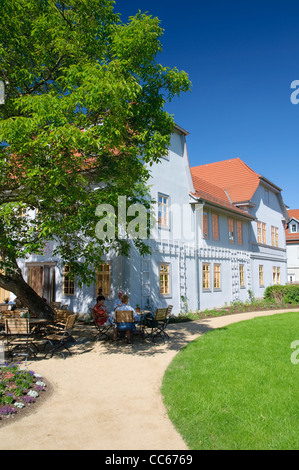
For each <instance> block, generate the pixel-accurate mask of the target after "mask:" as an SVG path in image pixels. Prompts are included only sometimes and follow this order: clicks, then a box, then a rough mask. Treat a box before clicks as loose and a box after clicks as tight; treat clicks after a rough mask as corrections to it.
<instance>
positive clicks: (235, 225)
mask: <svg viewBox="0 0 299 470" xmlns="http://www.w3.org/2000/svg"><path fill="white" fill-rule="evenodd" d="M187 135H188V132H186V131H185V130H184V129H182V128H180V127H179V126H176V127H175V130H174V132H173V135H172V138H171V144H170V147H169V153H168V156H167V157H165V158H162V161H161V162H160V163H159V164H155V165H153V166H152V167H151V179H150V181H149V184H150V185H151V196H152V198H153V199H154V200H155V201H157V205H156V219H157V224H156V225H155V227H154V228H153V230H152V236H151V239H150V240H148V243H149V245H150V247H151V255H150V256H147V257H145V258H142V257H141V256H140V255H139V253H138V252H137V251H136V249H135V248H134V247H133V248H132V252H131V257H130V258H125V257H117V256H115V255H114V254H113V253H110V255H109V256H107V258H106V259H105V260H104V262H103V264H102V265H101V266H99V269H98V273H97V274H96V275H95V283H94V285H93V286H91V287H88V286H84V287H83V288H81V289H79V287H78V286H77V283H76V281H75V282H74V283H73V282H71V281H70V280H69V279H68V277H67V269H68V268H67V266H63V263H62V261H61V260H60V259H58V258H55V257H54V256H53V254H52V248H53V246H51V244H48V245H47V247H46V249H45V251H44V255H43V256H39V255H32V256H30V257H28V258H27V259H26V260H21V261H20V264H21V266H22V269H23V273H24V278H25V279H26V280H27V281H28V283H29V284H30V285H32V287H33V288H34V289H35V290H36V291H37V292H38V293H39V294H40V295H41V296H43V297H45V298H47V299H48V300H49V301H50V300H56V301H61V302H62V303H63V304H68V305H69V307H70V308H71V309H72V310H73V311H75V312H88V307H90V306H93V305H94V304H95V299H96V296H97V293H98V291H99V288H100V289H101V291H102V293H103V295H104V296H105V297H106V303H107V306H108V308H110V309H112V305H113V302H114V299H115V298H116V296H117V292H118V290H119V289H122V290H124V291H125V292H127V293H129V295H130V298H131V300H130V303H131V305H132V306H135V305H136V304H139V305H140V306H141V307H145V306H151V307H153V308H154V307H160V306H166V305H168V304H171V305H173V306H174V308H173V313H175V314H176V313H179V312H180V311H183V310H184V309H186V308H189V309H190V310H194V311H195V310H204V309H206V308H214V307H220V306H223V305H224V304H225V303H227V304H229V303H230V302H232V301H237V300H241V301H245V300H246V299H247V298H248V290H250V291H252V293H253V294H254V296H255V297H262V296H263V293H264V289H265V288H266V287H267V286H268V285H270V284H273V283H281V284H284V283H286V282H287V262H286V260H287V257H286V241H285V224H286V223H287V221H288V215H287V212H286V209H285V206H284V203H283V201H282V197H281V190H280V189H279V188H278V187H277V186H276V185H275V184H273V183H271V182H270V181H268V180H267V179H265V178H264V177H262V176H260V175H258V174H257V173H255V172H254V171H253V170H252V169H250V168H249V167H248V166H247V165H246V164H245V163H244V162H242V160H240V159H239V158H235V159H231V160H226V161H220V162H217V163H212V164H209V165H201V166H197V167H195V168H190V165H189V160H188V154H187V146H186V136H187Z"/></svg>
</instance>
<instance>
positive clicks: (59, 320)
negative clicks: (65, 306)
mask: <svg viewBox="0 0 299 470" xmlns="http://www.w3.org/2000/svg"><path fill="white" fill-rule="evenodd" d="M71 315H72V312H71V310H55V313H54V325H52V326H51V328H52V329H60V330H63V329H64V328H65V325H66V322H67V319H68V318H69V317H70V316H71Z"/></svg>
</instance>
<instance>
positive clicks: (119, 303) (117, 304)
mask: <svg viewBox="0 0 299 470" xmlns="http://www.w3.org/2000/svg"><path fill="white" fill-rule="evenodd" d="M122 295H124V292H123V291H122V290H120V291H119V292H118V295H117V299H116V301H115V302H114V307H113V310H114V311H115V309H116V308H117V307H119V306H120V305H121V300H120V299H121V296H122Z"/></svg>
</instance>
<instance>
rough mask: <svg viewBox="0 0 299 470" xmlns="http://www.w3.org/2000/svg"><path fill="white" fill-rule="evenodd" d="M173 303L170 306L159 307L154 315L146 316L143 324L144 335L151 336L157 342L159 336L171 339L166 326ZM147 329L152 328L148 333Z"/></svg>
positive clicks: (144, 336)
mask: <svg viewBox="0 0 299 470" xmlns="http://www.w3.org/2000/svg"><path fill="white" fill-rule="evenodd" d="M171 310H172V305H170V306H169V307H168V308H157V309H156V311H155V313H154V315H153V316H152V317H146V318H145V320H144V323H143V325H142V337H143V338H146V337H148V336H149V337H151V338H152V341H153V342H155V340H156V339H157V338H162V339H163V340H164V341H165V339H169V336H168V334H167V333H166V331H165V330H166V328H167V325H168V323H169V318H170V312H171ZM147 330H151V331H150V332H149V333H147Z"/></svg>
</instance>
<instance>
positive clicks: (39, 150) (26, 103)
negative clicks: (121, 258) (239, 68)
mask: <svg viewBox="0 0 299 470" xmlns="http://www.w3.org/2000/svg"><path fill="white" fill-rule="evenodd" d="M162 34H163V30H162V28H161V26H160V21H159V19H158V18H153V17H151V16H149V15H148V14H143V13H141V12H138V13H137V14H136V15H135V16H133V17H131V18H130V19H129V21H128V23H127V24H124V23H123V22H122V21H121V19H120V16H119V15H118V14H117V13H115V11H114V2H113V1H111V0H68V1H62V2H57V1H54V0H2V1H1V3H0V79H1V80H3V81H4V82H5V103H4V104H3V105H1V106H0V142H2V144H1V147H0V270H1V273H2V274H0V287H3V288H5V289H8V290H10V291H12V292H14V293H15V294H16V295H17V296H18V297H20V298H21V299H22V300H23V301H24V302H25V303H26V304H27V305H28V306H30V308H32V309H33V310H34V311H35V312H36V313H38V314H44V315H45V316H47V315H50V314H51V312H50V311H49V310H48V311H45V303H44V302H42V301H39V299H40V298H39V297H38V296H36V295H35V293H34V292H33V291H32V289H31V288H30V287H29V286H28V285H27V283H26V282H25V281H24V279H23V278H22V274H21V271H20V269H19V267H18V264H17V260H18V259H20V258H24V257H26V255H28V254H31V253H41V252H42V250H43V248H44V244H45V241H47V240H55V241H56V242H57V243H56V253H57V254H59V255H60V256H61V257H62V259H63V260H64V261H65V262H66V263H67V264H68V265H69V266H71V267H72V273H73V274H76V276H78V277H79V279H81V281H82V282H84V283H89V282H91V281H92V280H93V278H94V270H95V266H97V265H98V263H99V262H100V260H101V259H102V257H103V254H104V253H105V251H106V250H108V249H111V248H114V249H116V250H117V251H118V252H119V253H125V254H128V243H127V242H126V240H124V239H123V238H120V237H118V231H116V237H115V238H114V239H106V240H99V239H98V238H97V237H96V234H95V226H96V223H97V221H98V217H97V216H96V208H97V207H98V205H100V204H110V205H112V206H113V207H117V202H118V196H124V195H126V196H127V198H128V200H129V201H130V203H142V204H146V205H147V207H149V198H148V192H147V189H146V182H147V179H148V177H149V167H150V165H151V164H153V163H154V162H157V161H159V159H160V158H161V156H163V155H165V154H166V153H167V147H168V145H169V141H170V135H171V132H172V130H173V127H174V120H173V117H172V116H171V115H169V114H168V113H167V112H166V111H165V109H164V105H165V103H166V102H167V101H170V100H172V99H173V97H175V96H179V95H180V93H181V92H184V91H188V90H190V87H191V84H190V81H189V78H188V76H187V74H186V73H185V72H183V71H179V70H177V69H176V68H174V69H170V68H168V67H164V66H162V65H161V64H159V63H158V62H157V54H158V53H159V52H160V51H161V50H162V45H161V41H160V39H161V36H162ZM144 163H146V164H147V165H144ZM95 188H97V190H95ZM28 209H30V210H31V211H33V214H34V217H29V216H28V215H27V214H26V211H28ZM135 243H136V245H137V247H138V248H139V249H140V251H141V253H142V252H144V251H145V250H146V249H147V248H146V244H144V243H143V242H142V240H141V239H138V238H137V239H136V240H135Z"/></svg>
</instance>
